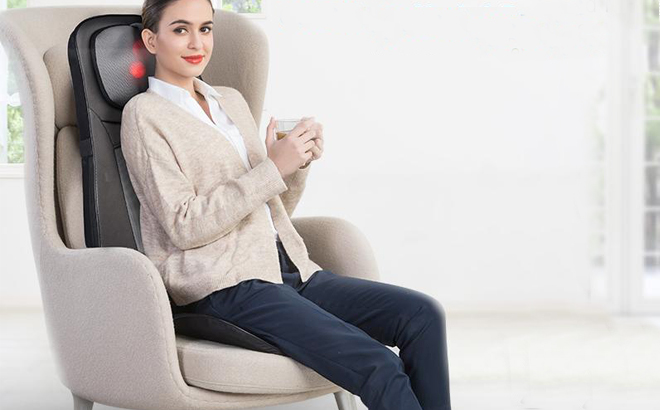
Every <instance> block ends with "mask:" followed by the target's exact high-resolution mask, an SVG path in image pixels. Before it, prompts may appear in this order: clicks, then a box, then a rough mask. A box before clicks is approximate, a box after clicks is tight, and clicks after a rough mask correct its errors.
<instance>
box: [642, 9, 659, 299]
mask: <svg viewBox="0 0 660 410" xmlns="http://www.w3.org/2000/svg"><path fill="white" fill-rule="evenodd" d="M643 1H644V7H643V9H642V11H643V19H642V21H643V24H642V31H643V35H642V38H643V39H644V57H645V58H644V66H643V67H642V70H643V73H642V74H643V76H642V78H643V91H644V108H643V116H642V117H643V132H642V137H643V139H644V141H643V144H644V153H643V155H644V158H643V160H642V161H641V163H642V167H643V177H644V193H643V195H644V198H643V208H644V210H643V216H642V217H643V219H644V241H643V258H644V261H643V272H642V273H643V280H642V282H641V284H642V298H643V299H660V55H659V53H660V5H659V3H658V0H643Z"/></svg>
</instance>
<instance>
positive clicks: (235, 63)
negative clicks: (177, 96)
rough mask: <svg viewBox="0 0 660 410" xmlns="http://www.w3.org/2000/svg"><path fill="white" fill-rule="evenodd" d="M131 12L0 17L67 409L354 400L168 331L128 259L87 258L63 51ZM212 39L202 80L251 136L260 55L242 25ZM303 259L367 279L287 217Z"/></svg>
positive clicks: (356, 247)
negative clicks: (236, 100) (79, 33)
mask: <svg viewBox="0 0 660 410" xmlns="http://www.w3.org/2000/svg"><path fill="white" fill-rule="evenodd" d="M111 13H116V14H140V9H139V7H137V6H133V7H98V6H93V7H92V6H85V7H45V8H28V9H12V10H6V11H4V12H2V13H0V41H2V44H3V46H4V48H5V50H6V52H7V54H8V55H9V56H10V59H11V61H13V62H14V63H15V64H16V65H15V66H14V70H15V73H16V74H17V76H18V80H19V83H20V98H21V103H22V109H23V115H24V127H25V133H24V139H25V156H26V163H25V192H26V198H27V207H28V208H27V212H28V221H29V226H30V235H31V241H32V250H33V255H34V261H35V264H36V267H37V272H38V276H39V285H40V289H41V296H42V301H43V307H44V315H45V323H46V326H47V330H48V336H49V340H50V345H51V347H52V350H53V355H54V357H55V358H56V360H57V369H58V374H59V377H60V379H61V381H62V383H63V384H64V385H65V386H66V387H67V388H68V389H70V390H71V392H72V394H73V402H74V409H87V410H89V409H91V408H92V406H93V403H94V402H98V403H103V404H105V405H109V406H115V407H122V408H128V409H158V410H169V409H171V410H175V409H176V410H181V409H238V408H249V407H256V406H270V405H276V404H282V403H290V402H295V401H301V400H306V399H309V398H313V397H317V396H321V395H325V394H328V393H334V394H335V398H336V401H337V404H338V407H339V408H340V409H354V408H355V398H354V396H353V395H351V394H350V393H348V392H346V391H345V390H343V389H342V388H340V387H339V386H337V385H335V384H333V383H331V382H330V381H328V380H327V379H325V378H323V377H322V376H320V375H319V374H317V373H316V372H314V371H313V370H311V369H309V368H307V367H305V366H303V365H302V364H300V363H297V362H296V361H294V360H293V359H291V358H289V357H286V356H281V355H277V354H269V353H263V352H257V351H253V350H248V349H244V348H239V347H236V346H231V345H225V344H220V343H215V342H210V341H207V340H199V339H194V338H190V337H186V336H182V335H178V334H176V332H175V328H174V325H173V317H172V311H171V308H170V303H169V300H168V295H167V292H166V290H165V287H164V285H163V282H162V279H161V277H160V275H159V273H158V271H157V270H156V267H155V266H154V265H153V263H152V262H151V261H150V260H149V259H148V258H147V257H146V256H145V255H144V254H142V253H140V252H138V251H136V250H134V249H131V248H124V247H100V248H87V247H86V246H85V241H84V229H83V204H82V200H83V198H82V182H81V181H82V176H81V157H80V151H79V146H78V141H79V136H78V130H77V127H76V115H75V105H74V97H73V90H72V82H71V76H70V69H69V65H68V61H67V40H68V38H69V35H70V34H71V32H72V31H73V29H74V28H75V27H76V25H77V24H78V23H79V22H80V21H82V20H84V19H86V18H88V17H90V16H94V15H98V14H111ZM215 20H216V21H215V27H216V29H215V30H214V33H215V34H214V35H215V36H217V37H218V40H216V42H215V44H216V46H215V50H214V53H213V57H214V58H213V59H212V61H211V62H210V64H209V66H208V68H207V70H206V71H205V72H204V80H205V81H207V82H209V83H210V84H213V85H227V86H231V87H234V88H236V89H238V90H239V91H240V92H241V93H242V94H243V96H244V97H245V98H246V100H247V101H248V103H249V105H250V109H251V111H252V114H253V116H254V118H255V121H256V123H257V124H259V123H260V119H261V112H262V108H263V101H264V94H265V90H266V81H267V71H268V43H267V39H266V37H265V35H264V33H263V32H262V31H261V30H260V29H259V27H258V26H256V25H255V24H254V23H253V22H251V21H250V20H249V19H246V18H244V17H243V16H241V15H239V14H236V13H231V12H227V11H222V10H216V14H215ZM293 223H294V225H295V226H296V228H297V229H298V232H299V233H300V234H301V236H302V237H303V238H304V240H305V243H306V244H307V247H308V250H309V251H310V256H311V258H312V259H313V260H314V261H315V262H317V263H318V264H319V265H321V266H323V267H324V269H329V270H332V271H333V272H335V273H337V274H341V275H355V276H359V277H363V278H369V279H373V280H377V279H378V277H379V276H378V269H377V266H376V262H375V259H374V257H373V254H372V251H371V248H370V246H369V244H368V242H367V241H366V239H365V237H364V236H363V235H362V234H361V233H360V231H359V230H358V229H357V228H356V227H355V226H354V225H352V224H350V223H348V222H346V221H344V220H341V219H338V218H332V217H305V218H293Z"/></svg>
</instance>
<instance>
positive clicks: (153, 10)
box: [142, 0, 215, 33]
mask: <svg viewBox="0 0 660 410" xmlns="http://www.w3.org/2000/svg"><path fill="white" fill-rule="evenodd" d="M176 1H179V0H144V3H142V26H143V28H148V29H149V30H151V31H153V32H154V33H158V23H160V19H161V17H162V16H163V10H165V8H167V6H169V5H170V4H172V3H174V2H176ZM208 2H209V4H210V5H211V9H212V10H213V14H214V15H215V9H214V8H213V3H212V2H211V0H208Z"/></svg>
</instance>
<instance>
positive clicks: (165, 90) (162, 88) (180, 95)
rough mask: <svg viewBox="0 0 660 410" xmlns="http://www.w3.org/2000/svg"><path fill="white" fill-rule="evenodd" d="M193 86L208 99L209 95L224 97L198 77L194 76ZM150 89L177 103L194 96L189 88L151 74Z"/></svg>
mask: <svg viewBox="0 0 660 410" xmlns="http://www.w3.org/2000/svg"><path fill="white" fill-rule="evenodd" d="M193 87H194V88H195V90H196V91H199V92H200V93H202V95H203V96H204V98H206V99H207V100H208V98H209V96H213V97H216V98H220V97H222V94H220V93H219V92H218V91H216V89H215V88H213V87H212V86H211V85H209V84H207V83H205V82H204V81H202V80H200V79H199V78H197V77H193ZM149 89H150V90H152V91H154V92H156V93H157V94H160V95H161V96H163V97H165V98H167V99H169V100H171V101H173V102H175V103H177V104H182V103H183V102H184V101H185V100H186V99H187V98H192V96H191V95H190V93H189V92H188V90H186V89H184V88H182V87H179V86H178V85H174V84H172V83H168V82H167V81H163V80H160V79H158V78H156V77H154V76H149Z"/></svg>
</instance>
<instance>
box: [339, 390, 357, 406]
mask: <svg viewBox="0 0 660 410" xmlns="http://www.w3.org/2000/svg"><path fill="white" fill-rule="evenodd" d="M335 400H336V401H337V408H338V409H339V410H357V404H356V403H355V396H353V394H352V393H351V392H349V391H346V390H341V391H338V392H336V393H335Z"/></svg>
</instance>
